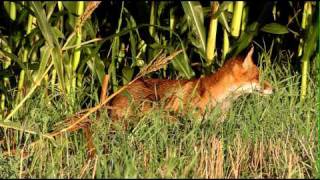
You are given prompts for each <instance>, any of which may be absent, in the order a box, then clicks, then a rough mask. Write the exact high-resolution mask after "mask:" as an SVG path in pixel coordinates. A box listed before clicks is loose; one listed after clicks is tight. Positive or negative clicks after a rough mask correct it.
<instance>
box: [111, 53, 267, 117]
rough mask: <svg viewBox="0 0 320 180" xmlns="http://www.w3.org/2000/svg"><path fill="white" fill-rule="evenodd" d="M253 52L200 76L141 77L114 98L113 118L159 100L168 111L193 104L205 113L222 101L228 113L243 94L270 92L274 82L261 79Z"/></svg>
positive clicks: (129, 113)
mask: <svg viewBox="0 0 320 180" xmlns="http://www.w3.org/2000/svg"><path fill="white" fill-rule="evenodd" d="M253 51H254V49H253V47H252V48H251V50H250V51H249V52H248V54H247V55H246V57H240V56H238V57H235V58H232V59H230V60H227V61H226V63H225V64H224V65H223V66H222V67H221V68H220V69H219V70H218V71H217V72H216V73H213V74H210V75H208V76H205V77H201V78H197V79H192V80H166V79H144V78H141V79H138V80H137V81H135V82H133V83H132V84H131V85H129V86H128V87H127V89H126V90H124V92H123V93H120V94H118V95H117V96H116V97H115V98H114V99H113V100H112V102H111V106H112V110H111V118H112V119H119V118H123V117H124V116H125V115H129V116H130V115H132V114H133V111H132V106H135V107H139V110H140V111H142V112H145V111H147V110H149V109H150V108H151V107H152V106H153V103H154V102H159V101H161V102H162V103H164V109H165V110H169V111H178V110H179V108H180V107H181V108H182V109H183V111H186V108H187V107H190V106H191V107H193V108H197V109H198V110H199V112H200V114H201V115H203V114H204V112H205V110H206V108H214V107H215V106H216V105H217V104H220V105H221V110H222V111H224V112H225V111H227V110H228V109H229V108H230V105H231V103H232V102H233V101H234V100H235V99H237V98H238V97H239V96H241V95H243V94H246V93H253V92H254V91H257V92H259V93H260V94H261V95H266V94H271V93H272V87H271V85H270V84H269V83H268V82H267V81H264V82H262V83H261V82H260V79H259V68H258V67H257V66H256V65H255V64H254V62H253V59H252V54H253Z"/></svg>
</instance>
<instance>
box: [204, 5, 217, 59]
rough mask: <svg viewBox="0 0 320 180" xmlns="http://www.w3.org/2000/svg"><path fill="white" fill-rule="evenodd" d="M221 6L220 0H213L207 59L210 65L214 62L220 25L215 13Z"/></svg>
mask: <svg viewBox="0 0 320 180" xmlns="http://www.w3.org/2000/svg"><path fill="white" fill-rule="evenodd" d="M218 8H219V2H217V1H213V2H212V5H211V18H210V27H209V34H208V40H207V59H208V64H209V65H210V64H211V63H212V62H213V58H214V56H215V51H216V39H217V37H216V36H217V27H218V18H217V17H216V18H214V17H213V15H214V13H216V12H217V10H218Z"/></svg>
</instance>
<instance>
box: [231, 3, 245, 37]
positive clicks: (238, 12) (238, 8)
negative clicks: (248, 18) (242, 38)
mask: <svg viewBox="0 0 320 180" xmlns="http://www.w3.org/2000/svg"><path fill="white" fill-rule="evenodd" d="M234 3H235V4H234V10H233V17H232V22H231V35H232V36H233V37H235V38H237V37H239V35H240V28H241V19H242V11H243V7H244V1H236V2H234Z"/></svg>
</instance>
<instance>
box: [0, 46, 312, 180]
mask: <svg viewBox="0 0 320 180" xmlns="http://www.w3.org/2000/svg"><path fill="white" fill-rule="evenodd" d="M277 54H278V56H277V57H278V58H277V59H276V61H277V62H278V63H276V64H274V65H273V66H272V68H269V69H265V68H263V69H262V71H263V73H262V76H263V77H266V78H268V79H269V80H270V81H271V83H272V85H273V86H274V88H275V93H274V94H273V95H271V96H269V97H260V96H257V95H255V94H253V95H249V96H244V97H242V98H241V99H240V100H239V101H237V102H236V103H235V104H234V106H233V108H232V109H231V110H230V111H229V112H228V115H227V118H226V120H225V121H224V122H218V121H217V119H218V112H217V111H216V110H213V111H211V113H210V115H209V116H208V118H207V119H204V120H203V121H202V122H199V121H195V120H194V119H193V118H194V116H193V114H192V111H190V112H189V113H188V114H187V116H186V117H180V118H179V119H177V120H176V121H174V122H170V121H168V114H167V113H166V112H164V111H162V110H161V109H154V110H153V111H152V112H150V113H147V114H143V115H142V114H141V115H140V116H137V117H134V118H133V119H126V120H127V121H129V122H131V123H129V126H128V128H127V129H123V128H121V125H119V124H115V123H113V122H112V121H111V120H110V119H109V118H108V115H107V113H106V111H102V112H101V114H100V119H99V121H96V119H95V116H94V115H92V116H90V118H92V119H93V121H94V122H95V123H94V124H93V126H92V130H93V132H94V133H93V138H94V144H95V147H96V150H97V155H96V156H95V157H94V158H93V159H89V160H88V159H87V154H86V143H85V141H84V140H83V138H84V137H83V136H82V134H81V133H72V134H70V133H68V132H66V133H65V135H63V136H60V137H59V138H57V139H55V140H54V141H51V140H49V139H46V138H45V139H42V140H41V139H40V142H39V143H38V144H37V145H35V146H30V144H31V142H32V141H33V139H34V138H35V137H34V136H33V135H28V134H25V135H23V136H22V134H21V133H17V134H16V135H15V136H14V137H11V138H12V139H9V137H10V136H9V135H5V137H6V138H5V139H4V141H3V144H2V147H3V149H6V150H7V151H6V152H7V153H8V149H9V147H10V145H11V143H12V142H14V141H15V142H17V145H16V146H17V147H24V148H23V149H24V151H25V153H16V155H15V156H2V157H1V158H0V159H1V161H2V162H3V163H2V164H3V166H2V167H3V168H2V169H1V174H2V177H24V178H27V177H29V178H31V177H33V178H40V177H51V178H68V177H69V178H70V177H78V178H84V177H86V178H92V177H96V178H103V177H114V178H117V177H126V178H142V177H146V178H154V177H161V178H181V177H193V178H231V177H232V178H271V177H277V178H313V177H315V172H316V165H315V163H316V162H315V158H316V156H315V155H316V140H315V138H316V126H315V123H316V122H315V117H316V113H315V110H316V104H315V103H314V99H313V97H314V95H315V88H314V87H315V82H314V79H313V78H311V79H309V80H310V83H309V84H308V86H310V87H309V88H308V89H309V92H308V93H307V96H306V99H305V102H304V103H300V99H299V93H298V92H299V91H298V90H299V86H300V85H299V78H300V77H299V75H298V74H296V73H294V72H293V71H292V69H291V68H292V67H291V66H290V63H289V61H290V54H289V52H288V51H281V52H279V53H277ZM259 55H260V56H259V61H260V62H261V65H262V66H264V65H266V63H264V62H265V61H269V60H270V51H269V52H267V51H262V53H261V54H259ZM43 90H44V89H39V90H38V91H37V92H36V94H38V93H41V92H42V91H43ZM51 98H54V97H51ZM65 106H66V105H64V103H60V102H56V103H55V104H52V105H50V106H48V105H47V104H46V101H45V100H43V99H41V98H39V96H37V95H35V96H33V97H32V98H30V99H29V100H27V102H26V109H25V111H24V112H22V113H20V114H19V116H18V117H16V118H17V119H20V121H23V122H24V124H25V128H26V129H36V130H37V131H39V132H47V131H49V130H50V129H53V128H55V127H54V126H53V125H54V124H55V122H56V121H59V120H60V119H61V118H63V117H65V116H68V113H67V112H66V111H65V110H64V109H65V108H66V107H65ZM138 120H139V121H138ZM5 132H6V131H3V133H5ZM12 152H14V151H11V152H10V153H12ZM18 152H20V151H18ZM2 155H4V154H2ZM8 166H9V167H10V168H7V167H8Z"/></svg>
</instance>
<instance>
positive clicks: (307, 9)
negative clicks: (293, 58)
mask: <svg viewBox="0 0 320 180" xmlns="http://www.w3.org/2000/svg"><path fill="white" fill-rule="evenodd" d="M310 16H312V7H311V3H310V2H305V3H304V6H303V13H302V20H301V28H302V30H305V29H306V27H307V25H308V19H309V18H310ZM302 50H303V39H302V38H301V39H300V44H299V47H298V56H301V55H302Z"/></svg>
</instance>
